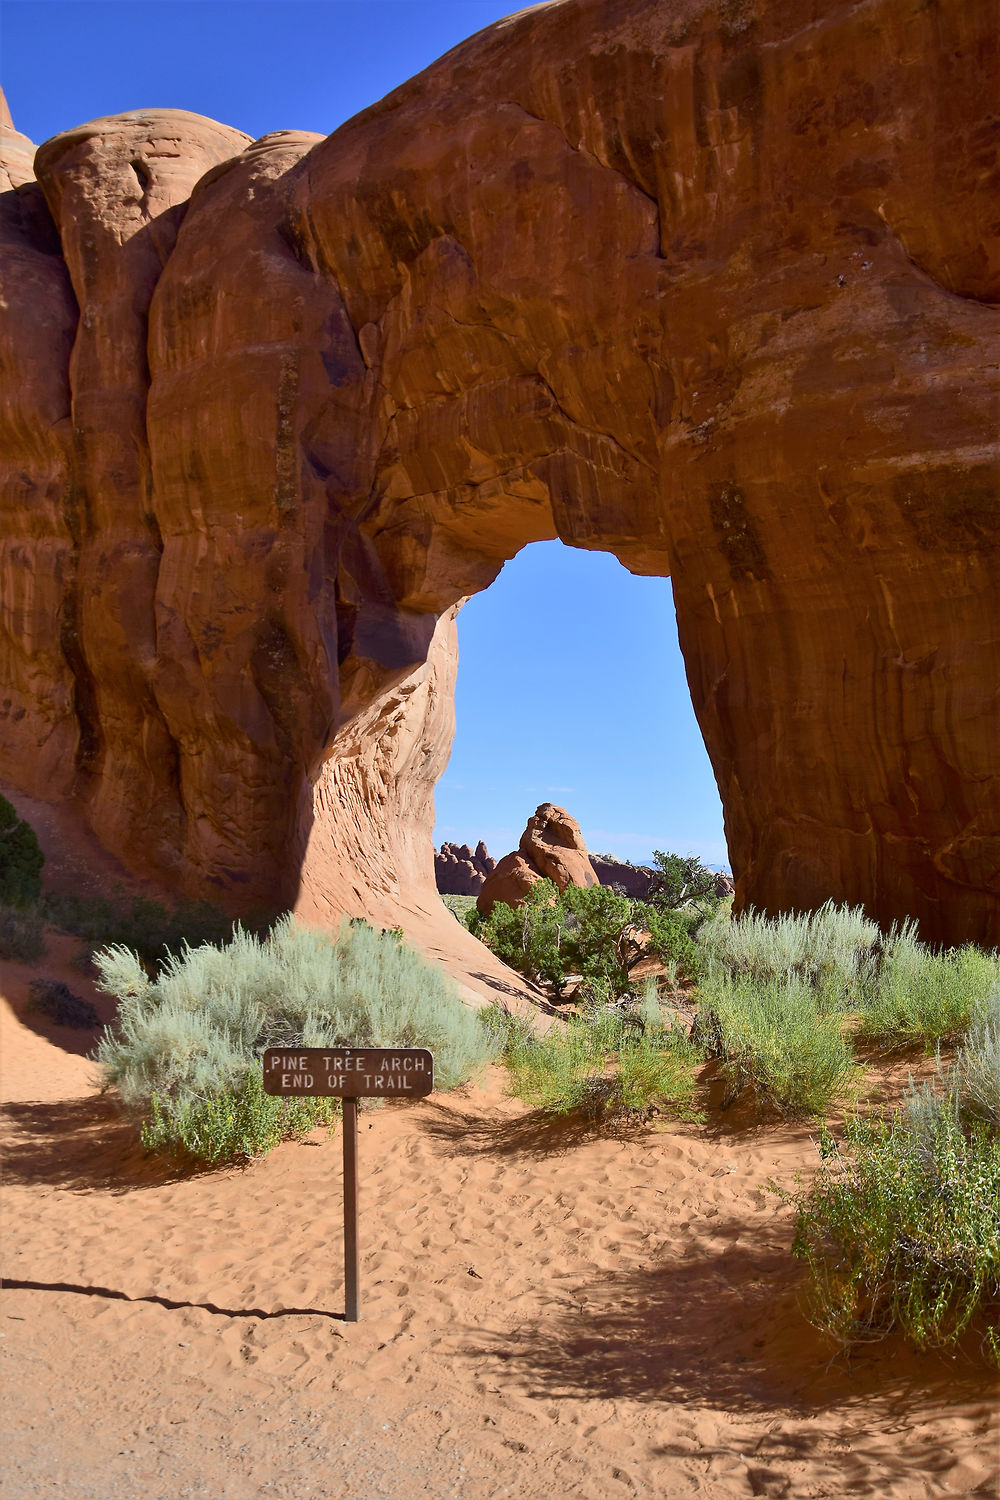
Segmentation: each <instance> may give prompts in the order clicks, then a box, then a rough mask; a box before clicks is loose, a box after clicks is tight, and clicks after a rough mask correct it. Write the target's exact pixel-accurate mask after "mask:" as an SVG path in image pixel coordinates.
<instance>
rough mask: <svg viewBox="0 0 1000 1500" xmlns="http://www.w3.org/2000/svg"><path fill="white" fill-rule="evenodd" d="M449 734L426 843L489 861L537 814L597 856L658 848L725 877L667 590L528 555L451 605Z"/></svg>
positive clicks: (610, 570)
mask: <svg viewBox="0 0 1000 1500" xmlns="http://www.w3.org/2000/svg"><path fill="white" fill-rule="evenodd" d="M458 638H459V658H458V676H457V681H456V688H455V717H456V730H455V739H454V742H453V746H452V751H451V757H450V759H449V762H448V766H447V769H446V770H445V772H444V774H443V775H442V777H441V779H440V780H439V781H438V783H437V787H436V789H435V810H436V814H437V822H436V831H435V838H434V842H435V845H440V844H442V843H444V842H446V841H447V842H451V843H457V844H459V845H461V844H466V843H468V844H469V845H470V846H471V847H475V845H476V844H477V842H478V841H479V839H480V838H482V839H483V840H484V841H485V843H486V845H487V846H488V848H489V851H490V853H491V854H492V855H494V856H495V857H497V858H499V857H500V856H502V855H503V854H506V853H507V852H508V850H510V849H514V848H516V846H517V842H518V839H519V838H520V836H521V833H522V831H523V829H524V825H525V823H526V821H527V819H528V817H529V816H530V815H531V813H532V812H533V811H534V809H535V807H536V806H537V805H538V804H539V803H542V802H555V803H558V804H560V805H562V806H565V807H566V808H567V809H568V810H569V812H570V813H571V814H572V815H573V816H574V817H576V818H577V820H578V821H579V822H580V824H581V827H582V829H583V832H584V835H585V837H586V840H587V846H588V848H589V849H590V850H591V852H594V853H610V854H612V855H613V856H614V857H616V858H618V859H622V860H629V861H631V862H633V863H643V862H645V863H648V862H649V860H650V858H651V855H652V851H653V849H654V848H661V849H680V850H681V852H693V853H696V854H697V855H698V856H699V858H701V859H703V860H705V861H707V862H708V863H710V864H713V865H726V867H727V868H728V855H727V850H726V845H725V836H724V832H723V822H722V808H721V804H720V802H719V797H718V789H717V787H716V785H715V778H714V775H713V773H712V768H711V764H710V762H709V760H708V756H707V754H706V751H705V746H704V742H703V740H702V738H701V733H700V730H699V729H698V725H697V722H696V720H695V718H694V714H693V712H692V708H691V700H690V694H689V692H688V687H687V680H686V677H685V673H684V663H683V659H682V657H681V655H680V650H679V648H678V645H677V632H676V623H675V618H674V609H673V600H672V595H671V589H670V583H669V580H667V579H653V578H636V577H635V576H634V575H632V574H630V573H628V572H627V571H626V570H625V569H624V568H622V567H621V565H620V564H619V563H618V562H617V560H616V559H614V558H613V557H611V556H609V555H608V554H605V553H595V552H584V551H582V550H580V549H579V548H569V547H565V546H564V545H563V544H561V543H559V542H548V543H545V542H538V543H533V544H532V545H531V546H529V547H526V548H524V549H522V551H521V552H520V553H518V555H517V557H515V558H513V559H512V560H511V561H510V562H508V563H506V564H505V565H504V568H503V570H502V572H501V573H500V575H499V576H498V577H497V579H496V580H495V581H494V582H493V583H492V584H491V585H490V587H489V588H488V589H486V590H484V591H483V592H482V593H480V594H477V595H476V596H475V597H474V598H473V599H471V600H469V602H468V603H467V604H466V605H465V606H464V607H463V608H462V610H461V612H460V614H459V617H458Z"/></svg>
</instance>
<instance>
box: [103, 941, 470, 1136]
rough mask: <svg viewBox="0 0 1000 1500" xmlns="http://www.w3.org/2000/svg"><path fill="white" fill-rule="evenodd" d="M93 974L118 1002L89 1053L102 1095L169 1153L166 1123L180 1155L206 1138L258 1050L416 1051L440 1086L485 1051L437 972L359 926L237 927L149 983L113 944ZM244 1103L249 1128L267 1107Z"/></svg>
mask: <svg viewBox="0 0 1000 1500" xmlns="http://www.w3.org/2000/svg"><path fill="white" fill-rule="evenodd" d="M94 963H95V966H96V968H97V970H98V974H99V984H100V987H101V988H102V989H103V990H104V991H105V992H106V993H108V994H110V995H113V996H114V997H115V998H116V999H117V1000H118V1015H117V1019H116V1022H115V1025H114V1026H113V1027H111V1028H109V1029H108V1030H107V1031H106V1032H105V1033H104V1035H103V1037H102V1038H101V1041H100V1043H99V1045H98V1049H97V1061H98V1063H99V1064H100V1067H101V1071H102V1074H103V1080H104V1083H105V1086H106V1087H114V1088H116V1089H117V1090H118V1091H119V1093H120V1094H121V1096H122V1098H123V1100H124V1101H125V1103H126V1105H128V1106H129V1107H130V1108H131V1109H133V1110H134V1111H136V1112H137V1113H139V1114H141V1115H143V1116H145V1117H146V1118H147V1122H148V1121H149V1120H150V1119H154V1118H155V1122H156V1129H155V1132H154V1135H155V1141H156V1143H157V1144H158V1145H165V1144H168V1143H169V1140H170V1129H171V1122H172V1121H173V1122H175V1123H176V1125H177V1129H178V1140H179V1141H181V1142H182V1143H183V1144H185V1145H186V1146H187V1147H188V1149H191V1143H190V1140H189V1139H188V1137H190V1136H191V1130H190V1129H188V1128H187V1127H185V1128H184V1129H182V1128H181V1127H182V1125H183V1123H184V1122H185V1121H186V1122H188V1125H190V1122H191V1121H192V1120H195V1121H196V1122H197V1123H198V1129H199V1130H201V1131H202V1132H204V1131H205V1130H208V1129H209V1124H206V1121H208V1122H209V1123H211V1122H215V1121H218V1120H220V1119H221V1118H222V1115H226V1110H225V1109H223V1110H222V1112H221V1114H220V1110H219V1108H218V1101H219V1100H222V1101H223V1103H224V1104H225V1103H226V1101H229V1102H230V1103H231V1102H232V1101H234V1100H240V1099H244V1100H245V1096H246V1085H247V1075H248V1074H249V1073H250V1071H251V1070H254V1071H256V1068H257V1066H258V1064H257V1059H258V1057H259V1054H260V1053H261V1052H262V1051H263V1049H264V1048H265V1047H270V1046H286V1045H287V1046H306V1047H311V1046H331V1047H332V1046H380V1047H409V1046H419V1047H427V1048H429V1049H430V1050H431V1051H432V1052H433V1054H434V1070H435V1082H436V1084H437V1086H438V1087H439V1088H444V1089H447V1088H452V1087H454V1086H455V1085H456V1084H458V1083H461V1082H463V1081H464V1080H465V1079H467V1078H468V1077H469V1076H470V1075H471V1074H472V1073H473V1072H474V1071H475V1070H476V1069H477V1068H478V1067H480V1066H481V1065H482V1064H483V1063H485V1062H487V1061H488V1060H489V1059H490V1058H491V1057H492V1056H493V1055H494V1054H495V1050H496V1044H495V1042H494V1040H493V1039H492V1038H491V1036H490V1034H489V1032H488V1031H487V1030H486V1029H485V1028H483V1027H482V1026H480V1025H479V1024H478V1022H477V1020H476V1016H475V1013H474V1012H473V1011H472V1010H471V1009H469V1007H467V1006H466V1005H464V1004H463V1003H462V1000H461V999H460V998H459V995H458V993H457V991H456V989H455V987H454V986H453V984H452V983H451V981H450V980H449V979H448V978H447V976H446V975H445V974H443V973H442V972H441V971H440V970H438V969H436V968H434V967H433V966H432V965H430V964H429V963H427V962H426V960H424V959H423V958H421V957H420V956H419V955H418V954H417V953H414V952H413V951H412V950H411V949H409V948H407V947H405V946H404V945H403V944H402V943H401V942H400V941H399V940H398V939H397V938H396V936H395V935H394V934H392V933H383V932H377V931H376V930H375V929H373V928H371V927H369V926H367V924H364V923H351V924H345V925H344V926H342V928H341V930H340V933H339V934H338V936H337V938H336V940H333V939H331V938H329V937H327V936H326V935H325V934H323V933H320V932H315V931H311V930H309V929H308V928H305V927H302V926H300V925H298V923H296V922H295V921H294V919H293V918H291V917H290V916H289V917H284V918H282V919H281V921H279V922H278V923H277V924H276V926H275V927H274V929H273V930H272V931H271V932H270V933H269V934H268V935H267V936H266V937H263V938H260V937H256V936H254V935H252V934H251V933H247V932H244V931H243V930H242V929H240V928H237V930H236V931H235V933H234V935H233V938H232V940H231V941H230V942H228V943H225V944H223V945H221V946H213V945H212V944H209V943H206V944H203V945H202V946H200V947H197V948H187V947H185V948H184V949H183V950H182V951H181V952H180V953H179V954H172V955H171V956H170V957H169V959H168V961H167V962H166V963H165V965H164V966H163V968H162V970H161V971H160V973H159V975H158V976H157V978H155V979H150V978H149V976H148V974H147V973H146V970H145V969H144V967H143V965H142V964H141V962H140V961H139V959H138V957H137V956H136V955H135V954H134V953H130V952H129V951H128V950H127V949H125V948H122V947H111V948H106V949H103V950H102V951H100V952H99V953H97V954H95V956H94ZM154 1101H155V1103H154ZM283 1102H284V1101H280V1100H276V1101H274V1105H273V1109H277V1108H278V1106H280V1105H281V1104H282V1103H283ZM317 1102H319V1101H317ZM252 1106H253V1108H252V1111H251V1113H252V1114H253V1116H254V1118H255V1119H257V1118H260V1119H264V1117H265V1116H267V1112H268V1110H272V1106H271V1105H270V1104H268V1103H267V1102H266V1101H261V1100H259V1099H257V1098H256V1097H254V1099H253V1100H252ZM326 1113H327V1114H328V1113H329V1110H328V1109H327V1111H326ZM226 1117H227V1119H229V1120H230V1121H231V1117H232V1110H230V1111H229V1114H228V1115H227V1116H226ZM267 1119H268V1120H269V1119H270V1117H269V1116H267ZM300 1123H301V1122H300ZM272 1125H273V1122H271V1123H269V1124H267V1128H266V1129H263V1128H262V1136H261V1138H263V1137H264V1136H267V1135H268V1131H271V1133H272V1134H273V1130H272ZM215 1128H216V1127H215V1125H214V1124H211V1129H212V1130H214V1129H215ZM219 1128H221V1126H220V1127H219ZM227 1129H230V1133H231V1124H230V1126H227ZM147 1136H149V1129H148V1128H147ZM150 1139H151V1141H152V1137H150ZM213 1149H214V1148H213ZM195 1154H198V1155H202V1156H204V1157H206V1159H210V1160H215V1159H223V1158H222V1157H220V1156H218V1155H216V1156H211V1155H209V1154H208V1153H207V1152H206V1151H205V1150H202V1149H200V1148H199V1149H198V1150H197V1151H196V1152H195ZM226 1155H227V1157H228V1158H229V1159H231V1157H232V1155H233V1152H232V1151H229V1152H227V1153H226Z"/></svg>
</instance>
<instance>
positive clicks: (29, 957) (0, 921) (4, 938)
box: [0, 905, 46, 964]
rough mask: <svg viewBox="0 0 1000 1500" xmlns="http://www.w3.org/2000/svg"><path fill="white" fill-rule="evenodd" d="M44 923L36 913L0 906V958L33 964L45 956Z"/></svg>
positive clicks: (19, 907)
mask: <svg viewBox="0 0 1000 1500" xmlns="http://www.w3.org/2000/svg"><path fill="white" fill-rule="evenodd" d="M45 951H46V948H45V923H44V922H43V921H42V919H41V917H40V916H39V915H38V913H37V912H36V911H32V910H30V909H29V908H27V907H21V906H3V905H0V958H11V959H14V960H15V961H16V962H17V963H22V964H30V963H34V961H35V960H36V959H37V958H42V957H43V956H44V954H45Z"/></svg>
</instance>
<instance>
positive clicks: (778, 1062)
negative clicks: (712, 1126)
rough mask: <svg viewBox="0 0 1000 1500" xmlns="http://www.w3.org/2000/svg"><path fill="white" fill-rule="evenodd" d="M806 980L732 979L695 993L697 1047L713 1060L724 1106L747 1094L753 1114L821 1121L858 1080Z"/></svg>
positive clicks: (832, 1020)
mask: <svg viewBox="0 0 1000 1500" xmlns="http://www.w3.org/2000/svg"><path fill="white" fill-rule="evenodd" d="M823 999H824V996H823V992H822V991H821V990H817V989H816V988H815V987H814V986H813V985H811V984H809V983H808V981H807V980H805V979H802V978H797V977H795V976H794V975H787V976H785V977H782V978H778V977H775V978H771V979H766V980H762V979H752V978H750V977H748V976H746V975H740V976H738V977H730V976H729V975H728V974H726V973H725V972H724V971H723V972H717V973H715V974H713V975H712V976H710V977H709V978H708V979H706V980H705V981H704V983H703V985H702V986H701V987H700V988H699V991H698V1015H697V1020H696V1024H695V1028H694V1031H695V1036H696V1039H697V1040H698V1041H699V1042H700V1043H701V1044H702V1046H703V1047H704V1049H705V1052H706V1054H707V1055H708V1056H710V1057H715V1058H717V1059H718V1060H719V1069H720V1072H721V1074H722V1077H723V1079H724V1081H725V1098H724V1105H729V1104H732V1103H733V1102H734V1101H735V1100H736V1099H737V1098H739V1097H740V1096H741V1095H743V1094H748V1095H749V1097H750V1098H751V1099H752V1101H753V1104H754V1107H755V1109H756V1111H757V1113H759V1114H765V1113H769V1112H777V1113H778V1114H782V1115H790V1116H799V1115H820V1114H822V1113H823V1112H824V1111H825V1110H826V1109H828V1108H829V1106H830V1104H831V1102H832V1100H833V1099H834V1098H835V1097H837V1096H838V1095H840V1094H842V1093H843V1092H844V1091H845V1090H846V1089H847V1088H848V1087H849V1085H850V1084H851V1083H852V1082H853V1081H854V1080H855V1079H856V1078H857V1076H858V1069H857V1067H856V1065H855V1062H854V1053H853V1051H852V1048H851V1044H850V1041H849V1039H848V1037H847V1036H846V1035H845V1031H844V1018H843V1016H842V1015H841V1014H840V1013H839V1012H837V1011H830V1010H827V1009H826V1008H825V1007H824V1004H823Z"/></svg>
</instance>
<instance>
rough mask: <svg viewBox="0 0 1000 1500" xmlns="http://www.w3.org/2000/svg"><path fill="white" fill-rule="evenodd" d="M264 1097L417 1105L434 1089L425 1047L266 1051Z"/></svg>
mask: <svg viewBox="0 0 1000 1500" xmlns="http://www.w3.org/2000/svg"><path fill="white" fill-rule="evenodd" d="M263 1062H264V1092H265V1094H276V1095H284V1096H286V1097H287V1096H288V1095H298V1097H299V1098H307V1099H308V1098H312V1099H317V1098H318V1099H421V1098H423V1097H424V1096H425V1095H426V1094H429V1093H431V1091H432V1090H433V1088H434V1058H433V1056H432V1054H431V1053H430V1052H428V1051H427V1050H426V1048H424V1047H297V1048H292V1047H287V1048H286V1047H269V1048H268V1050H267V1051H266V1052H265V1053H264V1058H263Z"/></svg>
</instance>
